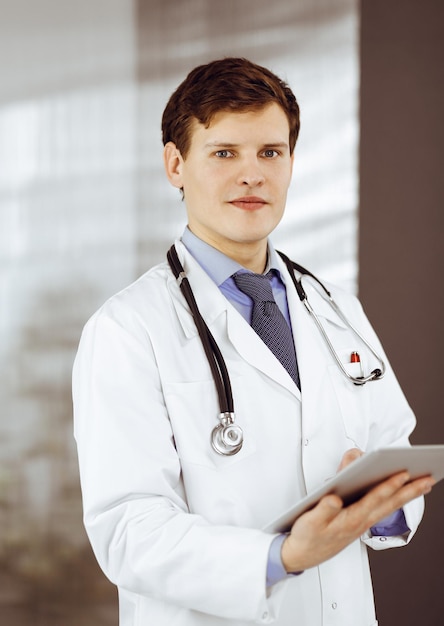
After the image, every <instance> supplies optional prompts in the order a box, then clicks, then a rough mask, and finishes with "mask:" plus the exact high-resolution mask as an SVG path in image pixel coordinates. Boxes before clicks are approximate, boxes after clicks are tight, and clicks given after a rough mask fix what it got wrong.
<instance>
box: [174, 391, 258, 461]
mask: <svg viewBox="0 0 444 626" xmlns="http://www.w3.org/2000/svg"><path fill="white" fill-rule="evenodd" d="M236 382H237V381H236ZM232 384H233V386H235V382H234V381H233V380H232ZM233 393H235V389H233ZM164 396H165V402H166V405H167V408H168V413H169V417H170V420H171V424H172V428H173V433H174V439H175V445H176V449H177V453H178V455H179V458H180V459H181V462H183V463H188V464H194V465H202V466H206V467H211V468H218V469H223V468H225V467H229V466H231V465H233V464H234V463H239V462H240V461H242V460H243V459H245V458H246V457H248V456H250V455H251V454H252V453H253V452H254V451H255V449H256V445H255V441H254V438H253V436H252V432H251V431H252V428H251V427H249V424H248V423H247V422H248V421H249V418H248V416H245V415H243V416H241V417H239V418H238V417H237V416H236V420H235V423H236V425H237V426H240V427H241V428H242V431H243V433H244V435H246V431H247V432H248V434H247V435H246V436H245V438H244V443H243V445H242V448H241V449H240V451H239V452H237V454H234V455H232V456H225V455H220V454H218V453H217V452H216V451H215V450H214V449H213V447H212V445H211V434H212V431H213V429H214V428H215V427H216V426H217V425H218V424H219V423H220V422H219V419H218V415H219V412H220V409H219V404H218V399H217V393H216V389H215V384H214V381H213V380H204V381H193V382H183V383H167V384H166V385H165V387H164Z"/></svg>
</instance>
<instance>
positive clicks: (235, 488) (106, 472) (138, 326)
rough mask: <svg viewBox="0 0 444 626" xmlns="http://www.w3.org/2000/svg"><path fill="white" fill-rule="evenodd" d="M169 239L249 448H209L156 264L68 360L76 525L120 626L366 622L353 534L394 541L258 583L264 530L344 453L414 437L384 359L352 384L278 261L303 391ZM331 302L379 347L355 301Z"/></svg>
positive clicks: (179, 306) (205, 420)
mask: <svg viewBox="0 0 444 626" xmlns="http://www.w3.org/2000/svg"><path fill="white" fill-rule="evenodd" d="M176 246H177V249H178V252H179V257H180V258H181V260H182V263H183V265H184V267H185V270H186V272H187V273H188V277H189V280H190V283H191V285H192V287H193V290H194V294H195V297H196V300H197V303H198V305H199V307H200V311H201V313H202V315H203V317H204V318H205V320H206V321H207V324H208V325H209V327H210V329H211V332H212V333H213V335H214V337H215V339H216V341H217V342H218V344H219V346H220V348H221V350H222V353H223V354H224V357H225V359H226V362H227V365H228V370H229V372H230V376H231V383H232V387H233V395H234V402H235V411H236V419H237V423H238V424H239V425H240V426H241V427H242V429H243V431H244V435H245V443H244V446H243V448H242V450H241V451H240V452H239V453H238V454H237V455H235V456H232V457H223V456H219V455H217V454H216V453H215V452H214V451H213V450H212V449H211V446H210V433H211V430H212V429H213V427H214V426H215V425H216V423H217V414H218V412H219V407H218V401H217V395H216V391H215V386H214V383H213V380H212V377H211V374H210V369H209V366H208V363H207V359H206V357H205V355H204V352H203V349H202V347H201V343H200V339H199V337H198V335H197V331H196V327H195V324H194V322H193V319H192V316H191V315H190V312H189V310H188V306H187V305H186V303H185V301H184V299H183V296H182V294H181V293H180V290H179V287H178V285H177V283H176V281H175V279H174V277H173V275H172V273H171V271H170V270H169V267H168V266H167V264H166V263H164V264H162V265H160V266H157V267H155V268H153V269H152V270H150V271H149V272H147V273H146V274H145V275H143V276H142V277H141V278H140V279H139V280H138V281H136V282H135V283H134V284H133V285H131V286H130V287H128V288H127V289H125V290H123V291H122V292H120V293H119V294H117V295H116V296H114V297H113V298H111V299H110V300H109V301H108V302H107V303H106V304H105V305H104V306H103V307H102V308H101V309H100V310H99V311H98V312H97V313H96V314H95V315H94V316H93V317H92V318H91V320H90V321H89V322H88V324H87V325H86V327H85V330H84V333H83V336H82V340H81V343H80V347H79V352H78V355H77V358H76V362H75V367H74V385H73V389H74V416H75V436H76V439H77V444H78V452H79V462H80V472H81V484H82V493H83V502H84V521H85V526H86V529H87V532H88V535H89V538H90V541H91V544H92V546H93V549H94V552H95V554H96V557H97V559H98V561H99V563H100V565H101V567H102V568H103V570H104V572H105V573H106V575H107V576H108V577H109V578H110V579H111V580H112V581H113V582H114V583H115V584H116V585H117V586H118V589H119V604H120V625H121V626H151V625H153V626H173V625H174V626H198V625H205V626H245V625H246V624H251V623H258V624H269V623H270V624H271V623H273V624H276V625H278V626H290V625H294V626H321V625H322V626H335V625H337V626H371V625H374V624H376V623H377V622H376V618H375V615H374V606H373V593H372V587H371V581H370V574H369V568H368V560H367V551H366V550H367V548H366V545H365V544H368V545H371V546H372V547H375V548H377V549H379V548H388V547H391V546H397V545H403V544H405V543H406V539H405V538H402V537H393V538H387V539H386V540H385V541H380V539H379V538H370V537H363V538H362V540H361V541H356V542H355V543H353V544H352V545H350V546H349V547H348V548H347V549H345V550H343V551H342V552H341V553H340V554H339V555H337V556H336V557H334V558H333V559H331V560H329V561H328V562H326V563H324V564H322V565H321V566H320V567H318V568H313V569H310V570H308V571H306V572H305V573H303V574H302V575H300V576H296V577H288V578H287V579H285V580H284V581H282V582H280V583H278V584H277V585H275V586H273V587H272V588H271V589H268V590H267V589H266V585H265V571H266V563H267V556H268V550H269V546H270V543H271V541H272V539H273V535H271V534H269V533H266V532H263V531H262V530H261V528H264V527H265V526H266V525H267V524H268V523H269V522H270V521H271V520H272V519H274V518H275V517H277V516H278V515H279V514H280V513H282V512H283V511H284V510H285V509H287V508H288V507H289V506H290V505H291V504H293V503H294V502H295V501H296V500H297V499H298V498H300V497H302V496H303V495H304V493H305V490H308V491H310V490H312V489H314V488H316V487H318V486H319V485H321V484H322V483H323V481H324V480H325V479H327V478H328V477H330V476H332V475H334V474H335V473H336V470H337V466H338V463H339V461H340V459H341V457H342V454H343V453H344V452H345V450H347V449H348V448H350V447H353V446H359V447H360V448H361V449H362V450H366V451H370V450H372V449H374V448H376V447H381V446H387V445H406V444H407V443H408V436H409V434H410V432H411V431H412V429H413V427H414V424H415V420H414V416H413V415H412V412H411V410H410V409H409V407H408V405H407V402H406V400H405V398H404V396H403V394H402V392H401V391H400V389H399V386H398V384H397V382H396V380H395V377H394V375H393V372H392V370H391V369H390V367H388V371H387V373H386V376H385V378H384V379H383V380H381V381H378V382H373V383H369V384H367V385H365V386H364V387H357V386H354V385H353V384H351V383H350V382H348V381H347V380H345V378H344V377H343V375H342V374H341V373H340V372H339V370H338V368H337V366H336V365H335V364H334V362H333V361H332V359H331V356H330V355H329V353H328V352H327V348H326V346H325V343H324V342H323V340H322V338H321V337H320V334H319V332H318V330H317V329H316V327H315V325H314V323H313V320H312V319H311V318H310V317H309V315H308V314H307V312H306V310H305V309H304V307H303V306H302V305H301V303H300V301H299V299H298V297H297V295H296V292H295V289H294V287H293V285H292V283H291V279H290V277H289V275H288V272H287V270H286V268H285V266H284V265H283V264H282V268H281V269H282V275H283V278H284V280H285V283H286V285H287V294H288V303H289V310H290V315H291V320H292V326H293V333H294V336H295V341H296V346H297V357H298V364H299V371H300V378H301V386H302V395H303V401H302V402H301V394H300V392H299V390H298V389H297V387H296V385H295V384H294V383H293V381H292V380H291V378H290V377H289V375H288V374H287V372H286V371H285V370H284V368H283V367H282V366H281V364H280V363H279V362H278V361H277V360H276V359H275V358H274V357H273V356H272V355H271V353H270V352H269V350H268V348H266V346H265V345H264V344H263V342H262V341H261V340H260V339H259V338H258V337H257V335H256V334H255V332H254V331H253V330H252V329H251V328H250V326H249V325H248V324H247V323H246V322H245V320H244V319H243V318H242V316H241V315H240V314H239V313H238V312H237V311H236V310H235V309H234V308H233V307H232V306H231V305H230V303H229V302H228V301H227V300H226V298H225V297H224V296H223V295H222V294H221V292H220V291H219V289H218V288H217V286H216V285H215V284H214V283H213V282H212V281H211V279H210V278H209V277H208V276H207V275H206V274H205V273H204V272H203V270H202V269H201V268H200V266H199V265H198V264H197V263H196V261H195V260H194V259H193V258H192V257H191V256H190V255H189V254H188V253H187V251H186V249H185V248H184V246H183V245H182V244H181V243H179V242H176ZM305 284H306V289H308V291H309V297H310V300H311V302H312V305H313V307H314V309H315V310H316V311H317V312H318V314H319V315H321V316H322V319H323V321H324V323H325V324H326V327H327V329H328V332H329V333H330V336H331V338H332V340H333V343H334V345H335V347H336V349H337V350H338V352H339V354H340V355H341V356H342V357H343V358H344V362H347V361H349V360H350V354H351V352H352V351H353V350H356V349H358V350H359V351H360V352H361V354H362V361H363V366H364V368H365V369H366V370H367V369H370V368H371V369H373V367H375V366H376V365H377V364H376V363H373V362H372V361H371V359H370V356H369V353H368V351H365V350H364V349H362V350H361V348H360V347H359V346H358V345H357V343H356V340H355V339H354V337H353V336H352V335H351V333H350V332H349V331H348V330H347V329H346V328H345V327H344V325H343V323H342V322H341V321H340V320H339V319H338V318H337V316H336V315H335V313H334V312H333V311H332V310H331V309H330V307H329V306H328V305H327V304H326V303H325V302H324V301H323V299H322V298H321V297H320V296H319V295H317V292H316V291H315V290H314V289H311V288H309V287H307V283H305ZM335 295H336V298H337V300H338V302H339V304H340V306H341V307H342V308H343V310H344V312H345V314H346V315H347V316H348V317H349V319H350V320H351V321H352V322H353V323H354V324H355V325H356V326H357V327H358V328H359V329H361V330H362V331H363V334H364V335H365V336H366V337H368V338H369V339H370V341H371V342H372V343H373V344H374V345H375V346H377V347H379V342H378V340H377V338H376V336H375V334H374V332H373V330H372V329H371V327H370V325H369V323H368V321H367V319H366V318H365V316H364V314H363V312H362V310H361V307H360V305H359V303H358V301H357V300H356V299H355V298H354V297H352V296H350V295H348V294H345V293H343V292H340V291H338V292H337V293H336V291H335ZM379 349H381V348H380V347H379ZM381 350H382V349H381ZM350 367H355V368H356V367H358V365H356V364H353V365H350ZM422 506H423V504H422V499H420V500H417V501H415V502H413V503H411V504H409V505H408V506H407V507H406V508H405V514H406V519H407V523H408V525H409V527H410V528H411V529H412V533H411V534H410V536H409V537H408V539H407V540H409V539H410V537H411V535H412V534H413V532H414V531H415V529H416V527H417V525H418V523H419V521H420V518H421V515H422Z"/></svg>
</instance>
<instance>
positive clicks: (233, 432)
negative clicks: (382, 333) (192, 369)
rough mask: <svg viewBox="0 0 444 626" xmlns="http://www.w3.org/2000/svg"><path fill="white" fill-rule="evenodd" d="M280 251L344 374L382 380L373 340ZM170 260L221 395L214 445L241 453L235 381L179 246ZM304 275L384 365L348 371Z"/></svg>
mask: <svg viewBox="0 0 444 626" xmlns="http://www.w3.org/2000/svg"><path fill="white" fill-rule="evenodd" d="M278 254H279V255H280V256H281V258H282V260H283V261H284V263H285V265H286V266H287V269H288V271H289V273H290V276H291V279H292V281H293V283H294V286H295V288H296V291H297V293H298V296H299V299H300V300H301V302H302V303H303V304H304V306H305V308H306V309H307V311H308V312H309V314H310V315H311V317H312V318H313V320H314V322H315V323H316V326H317V327H318V329H319V332H320V333H321V335H322V337H323V339H324V341H325V343H326V345H327V347H328V349H329V351H330V353H331V355H332V357H333V359H334V361H335V362H336V364H337V365H338V367H339V369H340V371H341V372H342V374H344V376H345V377H346V378H347V379H348V380H349V381H350V382H352V383H353V384H355V385H359V386H362V385H365V383H368V382H370V381H374V380H381V378H383V376H384V374H385V370H386V367H385V363H384V361H383V360H382V358H381V357H380V356H379V355H378V354H377V352H376V351H375V350H374V348H372V346H371V345H370V344H369V342H368V341H367V340H366V339H365V338H364V337H363V336H362V335H361V333H360V332H359V331H358V330H357V329H356V328H355V327H354V326H353V325H352V324H351V323H350V322H349V320H348V319H347V318H346V316H345V315H344V314H343V312H342V311H341V309H340V308H339V306H338V305H337V304H336V302H335V301H334V299H333V297H332V295H331V293H330V292H329V291H328V289H327V288H326V287H325V285H323V283H322V282H321V281H320V280H319V279H318V278H316V276H314V274H312V273H311V272H309V271H308V270H306V269H305V268H304V267H302V266H301V265H298V264H297V263H295V262H294V261H291V260H290V259H289V258H288V257H287V256H285V254H283V253H282V252H278ZM167 260H168V263H169V265H170V267H171V270H172V272H173V274H174V276H175V278H176V280H177V283H178V285H179V287H180V290H181V291H182V293H183V295H184V297H185V300H186V302H187V304H188V306H189V308H190V310H191V313H192V315H193V318H194V322H195V324H196V328H197V331H198V333H199V337H200V340H201V342H202V346H203V348H204V351H205V355H206V357H207V359H208V363H209V365H210V368H211V373H212V376H213V378H214V382H215V385H216V391H217V395H218V398H219V407H220V413H219V415H218V419H219V424H218V425H217V426H216V427H215V428H214V429H213V430H212V433H211V446H212V448H213V449H214V450H215V451H216V452H217V453H218V454H221V455H224V456H232V455H233V454H237V453H238V452H239V450H240V449H241V448H242V444H243V441H244V437H243V432H242V429H241V427H240V426H238V425H237V424H235V414H234V405H233V394H232V391H231V383H230V377H229V375H228V370H227V366H226V363H225V360H224V358H223V356H222V353H221V351H220V349H219V346H218V345H217V343H216V340H215V339H214V337H213V335H212V334H211V331H210V329H209V328H208V326H207V324H206V322H205V320H204V319H203V317H202V315H201V313H200V311H199V308H198V306H197V303H196V300H195V298H194V294H193V291H192V289H191V285H190V283H189V280H188V278H187V276H186V274H185V270H184V268H183V266H182V264H181V262H180V261H179V257H178V255H177V251H176V247H175V246H174V245H173V246H171V248H170V249H169V251H168V253H167ZM295 270H296V271H297V272H299V273H300V274H301V278H300V279H299V280H298V279H297V278H296V276H295V273H294V271H295ZM304 276H309V277H310V278H312V279H313V280H314V281H315V282H316V283H317V284H318V285H319V286H320V287H321V289H322V294H321V295H322V296H323V297H324V299H326V300H327V302H328V303H329V304H330V306H331V307H332V309H333V310H334V311H335V313H336V314H337V315H338V317H339V318H340V319H341V320H342V321H343V322H344V324H345V325H346V326H347V327H348V328H349V329H350V330H351V331H352V332H353V333H354V334H355V335H356V336H357V337H358V338H359V339H360V341H361V342H362V343H363V344H364V345H365V346H366V347H367V348H368V350H369V351H370V352H371V353H372V354H373V356H374V357H375V359H376V360H377V361H378V362H379V364H380V368H376V369H374V370H373V371H372V372H370V374H368V375H367V376H352V375H351V374H350V373H349V372H348V371H347V369H346V368H345V367H344V364H343V363H342V361H341V359H340V358H339V355H338V353H337V352H336V350H335V349H334V347H333V345H332V343H331V341H330V339H329V337H328V335H327V333H326V331H325V329H324V327H323V325H322V323H321V321H320V319H319V317H318V316H317V315H316V313H315V311H314V310H313V308H312V306H311V305H310V302H309V301H308V297H307V294H306V292H305V289H304V288H303V286H302V282H301V280H302V278H303V277H304Z"/></svg>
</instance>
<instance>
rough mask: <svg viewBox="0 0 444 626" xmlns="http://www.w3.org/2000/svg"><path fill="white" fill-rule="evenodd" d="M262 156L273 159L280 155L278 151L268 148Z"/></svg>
mask: <svg viewBox="0 0 444 626" xmlns="http://www.w3.org/2000/svg"><path fill="white" fill-rule="evenodd" d="M262 154H263V155H264V157H266V158H267V159H273V158H274V157H277V156H278V155H279V152H278V151H277V150H273V149H272V148H267V150H264V151H263V153H262Z"/></svg>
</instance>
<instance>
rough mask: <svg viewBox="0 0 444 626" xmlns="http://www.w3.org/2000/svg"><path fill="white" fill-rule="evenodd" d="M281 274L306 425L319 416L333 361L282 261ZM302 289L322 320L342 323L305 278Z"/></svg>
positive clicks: (340, 324) (341, 324)
mask: <svg viewBox="0 0 444 626" xmlns="http://www.w3.org/2000/svg"><path fill="white" fill-rule="evenodd" d="M281 274H282V277H283V280H284V282H285V285H286V289H287V300H288V307H289V312H290V318H291V323H292V330H293V336H294V339H295V344H296V356H297V359H298V367H299V376H300V379H301V389H302V396H303V400H304V401H303V410H302V415H303V421H304V422H305V425H306V426H307V423H309V422H310V421H311V420H312V419H318V417H319V416H318V415H317V413H318V411H319V407H320V405H319V401H320V400H321V399H322V398H323V397H324V395H325V394H324V393H321V387H322V386H323V385H324V382H325V376H327V375H328V368H329V366H330V365H331V364H332V361H331V356H330V353H329V351H328V348H327V346H326V344H325V341H324V340H323V338H322V336H321V334H320V332H319V330H318V329H317V327H316V324H315V322H314V320H313V319H312V317H311V315H310V314H309V313H308V311H307V309H306V308H305V306H304V304H303V303H302V302H301V300H300V299H299V296H298V294H297V292H296V289H295V288H294V285H293V282H292V279H291V277H290V274H289V272H288V270H287V267H286V266H285V264H284V263H283V262H282V265H281ZM296 274H297V273H296ZM304 289H305V290H306V292H307V294H308V299H309V302H310V304H311V305H312V307H313V309H314V310H315V311H316V313H317V314H318V315H319V316H320V317H321V321H322V322H323V323H325V320H326V319H328V320H329V321H330V322H333V323H334V324H336V325H339V326H344V324H343V322H342V321H341V320H340V319H339V318H338V316H337V315H336V313H335V312H334V311H333V309H332V308H331V306H330V305H329V304H328V303H327V302H326V301H325V300H324V298H323V297H322V296H321V295H320V294H319V293H318V291H317V290H316V289H315V288H314V287H311V286H310V283H309V280H308V279H307V280H304ZM322 318H323V319H322Z"/></svg>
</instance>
